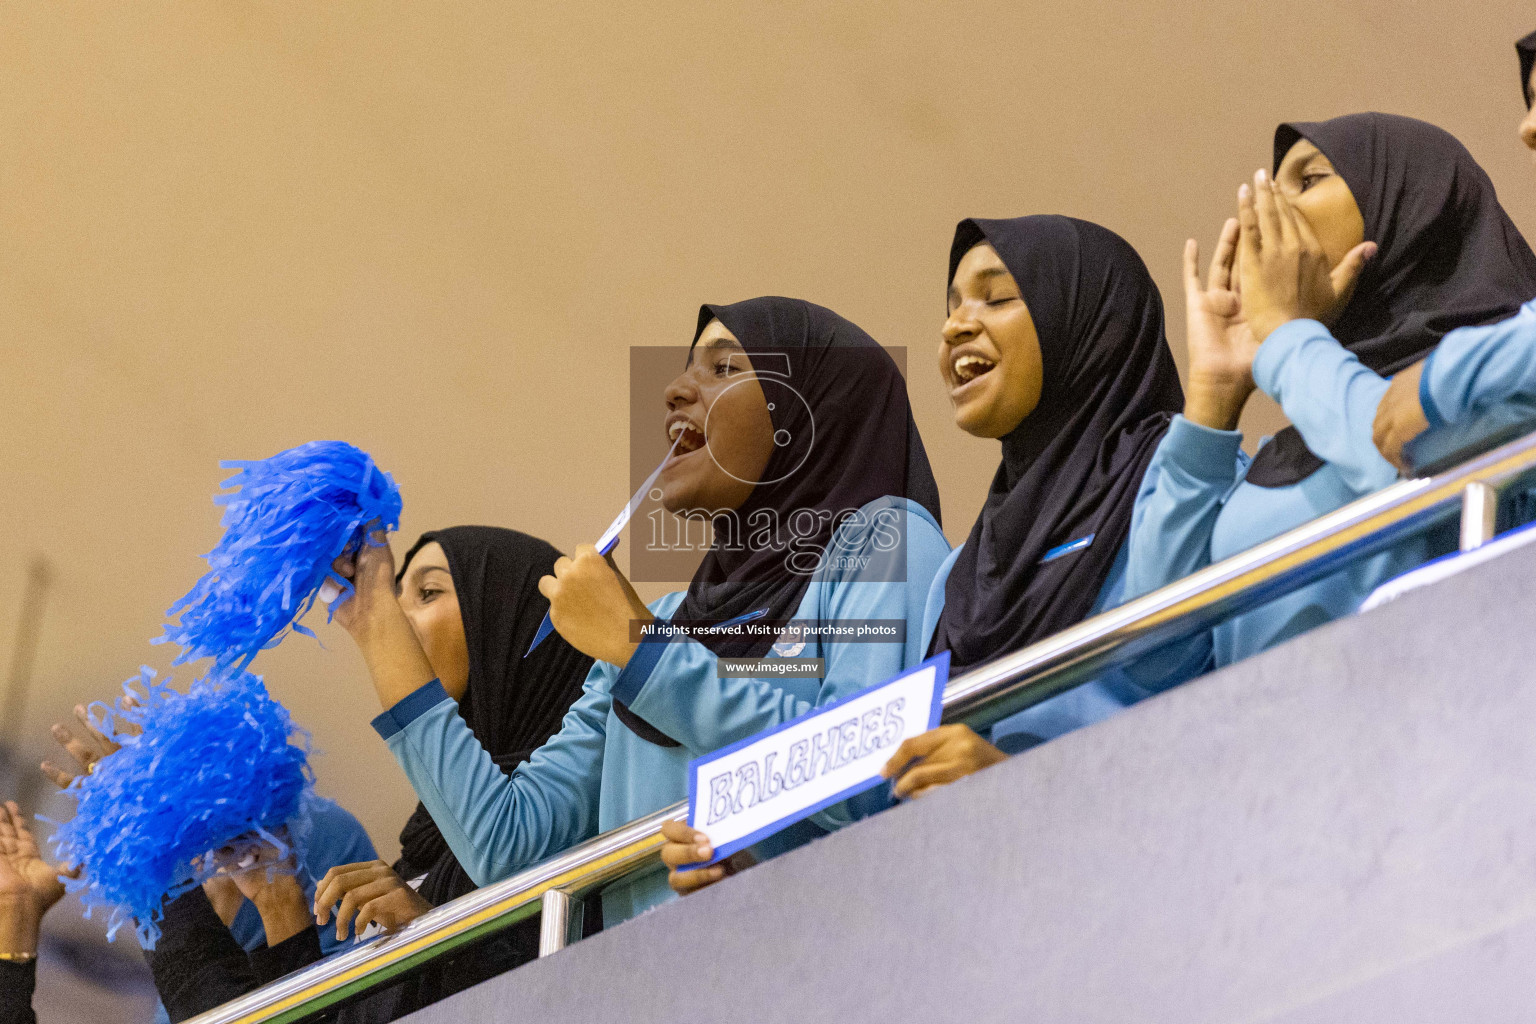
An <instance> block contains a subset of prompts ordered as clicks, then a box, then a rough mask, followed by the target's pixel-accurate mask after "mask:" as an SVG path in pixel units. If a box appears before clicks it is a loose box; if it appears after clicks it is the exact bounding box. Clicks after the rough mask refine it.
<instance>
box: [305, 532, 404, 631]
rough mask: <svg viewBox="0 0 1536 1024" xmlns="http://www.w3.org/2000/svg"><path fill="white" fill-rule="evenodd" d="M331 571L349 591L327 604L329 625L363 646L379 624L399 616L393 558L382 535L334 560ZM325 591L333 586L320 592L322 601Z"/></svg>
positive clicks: (370, 538) (325, 595)
mask: <svg viewBox="0 0 1536 1024" xmlns="http://www.w3.org/2000/svg"><path fill="white" fill-rule="evenodd" d="M331 568H332V569H333V570H335V572H336V575H338V576H340V577H342V578H343V579H345V580H348V581H350V582H351V584H352V587H353V592H352V593H351V594H350V595H348V596H346V598H345V600H339V603H337V602H334V601H332V602H328V603H330V604H331V609H332V621H334V622H335V623H336V624H337V625H339V626H340V627H341V628H342V629H345V630H346V631H347V632H348V633H350V634H351V635H352V638H353V639H354V640H356V641H357V642H358V644H359V645H362V644H364V643H365V642H366V641H367V640H368V639H369V637H370V635H371V634H372V632H373V631H374V630H375V629H376V627H378V626H379V625H380V624H381V623H387V622H388V621H389V620H392V619H393V618H394V617H396V616H398V615H400V606H399V602H398V600H397V598H396V595H395V555H394V552H393V551H391V550H390V547H389V543H388V541H387V540H386V538H385V535H384V534H383V533H382V532H380V531H374V532H373V533H371V534H370V535H369V538H368V543H365V544H362V545H360V546H359V547H358V549H357V550H356V551H354V552H352V553H351V554H344V555H342V556H340V557H339V558H337V559H336V561H335V562H334V563H332V565H331ZM327 587H329V588H332V589H334V588H335V584H334V583H328V584H326V585H325V586H323V587H322V588H321V592H320V593H321V597H322V598H325V597H328V596H329V594H328V592H327V589H326V588H327ZM401 617H402V618H403V616H401Z"/></svg>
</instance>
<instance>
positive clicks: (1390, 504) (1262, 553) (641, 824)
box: [193, 434, 1536, 1024]
mask: <svg viewBox="0 0 1536 1024" xmlns="http://www.w3.org/2000/svg"><path fill="white" fill-rule="evenodd" d="M1528 477H1536V434H1529V435H1526V436H1524V437H1521V438H1520V439H1518V440H1516V441H1512V442H1510V443H1508V444H1505V445H1503V446H1502V447H1499V448H1497V449H1495V450H1493V451H1490V452H1488V453H1487V454H1485V455H1481V456H1479V457H1477V458H1474V459H1471V460H1470V461H1467V462H1464V463H1462V464H1461V465H1459V466H1456V467H1454V468H1452V469H1449V470H1446V471H1445V472H1442V473H1440V474H1438V475H1436V476H1433V477H1429V478H1421V479H1414V480H1405V481H1401V482H1399V483H1396V484H1393V485H1391V486H1389V487H1387V488H1384V489H1383V490H1380V491H1377V492H1376V493H1374V494H1371V495H1368V496H1367V497H1364V498H1361V499H1360V500H1358V501H1355V502H1353V503H1351V504H1349V505H1346V506H1345V507H1343V508H1341V509H1338V510H1337V511H1335V512H1331V513H1329V514H1327V515H1324V516H1322V517H1320V518H1318V519H1315V520H1313V521H1312V522H1309V523H1307V524H1305V525H1303V526H1300V527H1297V528H1296V529H1294V530H1291V531H1289V532H1287V533H1284V534H1281V535H1280V536H1278V537H1275V538H1274V539H1272V540H1269V541H1266V542H1264V543H1263V544H1259V545H1258V546H1256V547H1253V548H1250V549H1248V550H1247V551H1244V552H1242V553H1240V554H1238V555H1234V556H1233V557H1231V558H1228V559H1226V560H1225V561H1222V562H1219V563H1217V564H1215V565H1212V566H1209V567H1208V568H1205V569H1202V570H1201V571H1199V572H1196V573H1194V574H1193V575H1191V576H1188V577H1186V578H1184V579H1182V580H1179V581H1178V582H1176V583H1172V584H1170V585H1168V586H1166V587H1163V588H1162V589H1161V590H1157V591H1154V592H1152V593H1150V594H1148V595H1146V596H1145V597H1141V598H1138V599H1136V600H1134V601H1131V602H1129V603H1127V604H1124V605H1121V606H1120V607H1118V608H1115V609H1112V610H1110V611H1107V612H1104V613H1103V614H1101V615H1096V616H1094V617H1093V618H1091V619H1086V620H1084V621H1083V622H1081V623H1079V624H1077V625H1076V626H1073V627H1072V628H1070V629H1067V630H1064V631H1062V632H1060V633H1057V634H1055V635H1054V636H1051V637H1048V638H1046V639H1045V640H1042V641H1039V642H1038V643H1034V644H1031V645H1030V646H1028V647H1025V648H1023V649H1021V650H1019V651H1016V652H1015V653H1013V654H1010V655H1008V656H1006V657H1003V658H1000V659H998V660H997V661H994V662H991V663H989V664H987V665H984V666H982V667H981V668H977V669H974V670H973V671H970V672H967V673H965V674H964V675H962V676H959V677H957V678H955V679H953V680H951V681H950V683H949V685H948V686H947V687H946V688H945V691H944V719H945V721H949V722H970V723H973V724H976V723H982V722H983V720H985V721H995V720H996V719H998V718H1001V717H1003V716H1005V715H1009V714H1013V713H1014V712H1016V711H1018V710H1021V709H1023V708H1026V707H1029V706H1031V705H1033V704H1038V703H1040V702H1041V701H1044V700H1047V699H1049V698H1050V697H1053V696H1055V695H1056V694H1058V693H1061V692H1062V691H1064V690H1068V689H1070V688H1072V687H1073V686H1076V685H1078V684H1080V683H1083V682H1086V681H1087V680H1089V679H1091V678H1092V677H1093V676H1094V675H1095V674H1097V673H1100V672H1103V671H1104V670H1106V669H1109V668H1113V667H1115V666H1117V665H1122V664H1126V663H1128V662H1131V661H1134V660H1135V659H1137V658H1138V657H1141V656H1142V655H1144V654H1146V653H1147V652H1149V651H1152V650H1155V649H1157V648H1159V647H1161V646H1163V645H1165V644H1169V643H1172V642H1174V641H1177V640H1180V639H1183V638H1185V637H1189V636H1192V635H1194V634H1197V633H1199V632H1201V631H1203V630H1206V629H1209V628H1210V627H1211V626H1213V625H1215V624H1216V623H1217V622H1219V621H1220V620H1222V619H1225V618H1227V617H1229V616H1231V615H1233V614H1236V613H1239V612H1242V611H1245V610H1247V609H1250V608H1253V607H1255V606H1257V605H1260V604H1263V603H1265V602H1266V601H1269V600H1272V599H1274V598H1276V597H1278V596H1281V595H1282V594H1284V593H1287V592H1289V591H1291V590H1294V589H1296V588H1298V587H1301V586H1305V585H1306V584H1308V583H1311V582H1313V581H1315V580H1318V579H1320V578H1322V577H1324V576H1327V575H1328V574H1330V573H1332V572H1334V571H1335V570H1337V569H1339V568H1340V567H1341V566H1342V565H1343V564H1344V563H1346V562H1348V561H1350V560H1352V559H1355V558H1359V557H1364V556H1366V555H1369V554H1371V553H1373V552H1376V551H1379V550H1381V549H1383V548H1386V547H1389V546H1391V545H1392V544H1394V543H1396V542H1398V541H1400V540H1402V539H1403V538H1405V537H1408V536H1411V535H1413V534H1415V533H1418V532H1421V531H1423V530H1425V529H1427V528H1428V527H1430V526H1432V525H1436V524H1437V523H1439V522H1442V521H1449V519H1450V518H1451V517H1452V516H1455V515H1457V514H1460V516H1461V548H1462V550H1470V549H1472V548H1475V547H1478V546H1479V545H1481V544H1483V543H1485V542H1486V541H1487V540H1489V539H1490V538H1491V537H1492V536H1493V534H1494V528H1495V527H1494V523H1495V511H1496V507H1497V499H1498V494H1499V492H1500V491H1501V490H1503V489H1505V488H1507V487H1509V486H1510V485H1512V484H1515V483H1517V482H1520V481H1522V480H1523V479H1525V478H1528ZM686 811H687V805H686V804H684V803H678V804H674V805H673V806H671V807H667V808H664V809H662V810H659V811H657V812H655V813H654V814H651V815H649V816H647V817H644V818H640V819H638V820H636V821H632V822H630V823H629V824H627V825H624V826H622V827H621V828H617V829H614V830H613V831H611V832H606V833H604V834H602V835H600V836H598V837H596V838H595V839H592V840H590V841H588V842H585V843H582V844H580V845H578V846H574V847H572V848H571V849H569V850H567V851H565V852H564V853H562V854H560V855H558V856H556V857H552V858H550V859H549V860H547V861H545V862H543V863H542V864H539V865H537V866H535V867H532V868H529V869H528V870H527V871H524V872H522V873H520V874H517V875H514V876H512V877H511V878H508V879H506V880H504V881H501V882H498V883H496V884H494V885H489V886H486V887H485V888H483V889H478V890H476V891H475V892H473V893H470V894H469V895H467V896H464V897H462V898H460V899H457V900H455V901H453V902H452V903H449V904H446V905H444V906H442V907H439V908H437V909H435V910H433V911H431V912H430V913H427V914H424V915H423V916H421V917H419V918H417V919H416V920H415V921H413V922H411V924H409V925H407V926H406V927H405V928H403V929H401V930H400V931H398V932H396V933H394V934H393V935H388V936H385V937H383V938H380V939H378V940H376V941H374V942H371V943H369V944H368V945H366V946H360V947H358V948H357V949H354V950H351V951H349V952H347V953H343V954H341V955H340V956H336V957H332V958H331V959H329V960H326V961H324V962H323V963H319V964H315V965H314V966H312V967H309V968H307V969H305V970H303V971H299V972H296V973H294V974H292V975H290V976H288V977H286V978H282V979H280V980H278V981H276V982H274V983H272V984H270V985H268V986H266V987H264V988H261V989H259V990H257V991H255V992H253V993H251V994H250V995H248V996H244V997H242V998H240V999H236V1000H233V1001H231V1002H229V1003H226V1004H224V1005H223V1006H220V1007H218V1008H217V1009H214V1010H211V1011H209V1012H208V1013H205V1014H202V1015H201V1016H198V1017H196V1018H194V1020H193V1024H255V1022H257V1021H263V1022H267V1021H270V1022H283V1021H293V1020H298V1019H300V1018H302V1017H305V1016H308V1015H309V1014H312V1013H316V1012H318V1011H320V1010H322V1009H324V1008H325V1007H327V1006H330V1005H333V1004H334V1003H336V1002H339V1001H341V1000H343V999H346V998H348V997H349V996H352V995H355V994H357V993H360V992H364V991H366V990H368V989H370V988H374V987H376V986H378V985H381V984H385V983H387V982H389V981H390V980H391V979H393V978H395V977H397V976H399V975H400V974H401V973H403V972H405V971H407V970H409V969H410V968H412V967H415V966H417V965H419V964H421V963H423V962H425V961H427V960H430V959H432V958H434V957H436V956H439V955H442V954H444V953H446V952H448V951H450V950H453V949H456V948H458V947H461V946H463V945H464V944H466V943H469V942H473V941H475V940H477V939H480V938H482V937H484V936H486V935H489V934H491V933H492V932H495V931H498V930H500V929H502V928H505V927H508V926H510V925H512V924H515V923H517V922H518V921H521V920H523V919H525V918H527V917H528V916H530V915H531V914H533V913H535V912H538V911H539V910H540V909H541V907H542V912H543V922H542V927H541V942H540V955H541V956H543V955H545V954H548V953H551V952H554V951H556V950H559V949H561V948H563V947H564V946H565V945H566V944H567V943H569V942H570V941H572V940H573V939H574V938H576V937H578V936H577V934H576V932H577V930H578V929H579V922H580V920H581V899H582V897H584V896H586V895H588V894H590V893H593V892H595V891H596V890H598V889H600V888H601V887H602V886H604V885H605V884H607V883H609V882H612V881H613V880H615V879H617V878H621V877H624V876H626V875H631V874H634V873H636V872H638V871H641V870H645V869H648V868H650V869H656V868H657V867H658V865H659V861H658V858H657V852H658V850H659V849H660V848H661V844H662V839H661V835H660V833H659V831H658V830H659V829H660V828H661V825H662V823H663V822H665V821H667V820H668V819H671V818H682V817H684V816H685V814H686Z"/></svg>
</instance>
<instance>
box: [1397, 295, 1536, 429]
mask: <svg viewBox="0 0 1536 1024" xmlns="http://www.w3.org/2000/svg"><path fill="white" fill-rule="evenodd" d="M1419 397H1420V400H1421V402H1422V404H1423V406H1424V416H1425V418H1426V419H1428V420H1429V425H1430V427H1431V428H1435V427H1441V426H1444V425H1446V424H1455V423H1461V422H1464V421H1466V420H1470V419H1476V418H1477V417H1479V416H1482V415H1485V414H1486V413H1488V412H1490V411H1491V410H1493V408H1494V407H1496V406H1499V405H1502V404H1504V403H1507V402H1518V403H1520V404H1521V405H1522V406H1523V407H1524V408H1523V409H1522V411H1524V412H1536V408H1533V407H1536V303H1527V304H1526V305H1525V306H1522V307H1521V309H1520V312H1519V313H1517V314H1516V315H1515V316H1513V317H1511V318H1509V319H1508V320H1504V321H1501V322H1500V323H1496V324H1489V325H1487V326H1484V327H1461V328H1458V329H1457V330H1454V331H1451V332H1450V333H1449V334H1447V335H1446V336H1445V337H1444V338H1443V339H1442V340H1441V342H1440V344H1439V346H1437V347H1436V348H1435V350H1434V351H1433V352H1431V353H1430V354H1429V358H1428V359H1427V360H1426V361H1425V364H1424V374H1423V376H1422V377H1421V378H1420V380H1419Z"/></svg>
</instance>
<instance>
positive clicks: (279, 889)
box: [203, 843, 310, 946]
mask: <svg viewBox="0 0 1536 1024" xmlns="http://www.w3.org/2000/svg"><path fill="white" fill-rule="evenodd" d="M240 850H241V852H240V853H239V854H237V853H236V852H235V848H234V847H232V846H230V847H224V848H222V849H220V850H216V851H215V852H214V854H213V862H214V865H215V866H216V867H217V869H218V874H216V875H214V876H213V877H212V878H210V879H208V881H206V882H204V883H203V890H204V892H206V893H207V894H208V899H209V902H210V903H212V904H213V906H214V910H215V911H216V912H217V913H218V915H219V919H220V920H222V921H223V922H224V925H225V927H228V926H229V925H230V924H231V923H233V921H234V918H235V915H236V914H237V913H238V912H239V910H240V904H241V902H242V897H243V898H244V899H247V900H250V901H251V902H252V903H253V904H255V906H256V912H257V913H258V914H260V915H261V925H262V930H263V931H265V932H266V936H267V945H268V946H275V945H277V944H278V943H279V942H282V941H283V940H284V939H287V938H290V937H292V936H294V935H297V934H298V933H299V932H301V931H303V930H305V929H306V928H308V927H309V926H310V916H309V906H308V904H307V902H306V901H305V899H304V889H303V887H302V886H300V885H299V880H298V878H297V877H295V869H294V865H293V857H292V854H289V855H288V857H287V858H286V859H285V858H283V857H281V856H279V854H278V850H277V847H275V846H273V845H272V844H270V843H259V844H253V845H250V844H248V845H242V846H241V847H240ZM231 887H233V889H234V890H235V891H234V892H233V893H231V891H230V889H231ZM226 915H228V916H226Z"/></svg>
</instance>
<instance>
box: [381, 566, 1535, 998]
mask: <svg viewBox="0 0 1536 1024" xmlns="http://www.w3.org/2000/svg"><path fill="white" fill-rule="evenodd" d="M1532 580H1536V550H1533V549H1526V550H1524V551H1520V552H1516V553H1514V554H1511V555H1508V556H1505V557H1503V558H1500V559H1498V560H1495V561H1493V562H1490V563H1489V564H1487V565H1484V566H1482V567H1480V568H1478V569H1474V570H1472V571H1470V572H1468V573H1464V574H1462V575H1460V576H1457V577H1454V578H1452V579H1450V580H1447V581H1445V582H1442V583H1440V584H1438V585H1436V586H1434V587H1432V588H1428V589H1426V590H1421V591H1418V592H1416V593H1413V594H1410V595H1408V596H1406V597H1404V598H1402V599H1400V600H1398V601H1396V602H1394V603H1392V604H1390V605H1388V606H1386V607H1384V608H1382V609H1380V610H1378V611H1375V612H1372V613H1370V614H1367V615H1363V616H1359V617H1356V618H1352V619H1347V620H1343V621H1340V622H1336V623H1333V624H1331V625H1328V626H1325V627H1322V628H1320V629H1317V630H1314V631H1313V632H1311V633H1309V634H1307V635H1305V636H1303V637H1301V638H1299V639H1297V640H1295V641H1292V642H1291V643H1288V644H1286V645H1283V646H1282V647H1279V648H1277V649H1275V650H1273V651H1270V652H1269V653H1267V654H1265V655H1263V656H1260V657H1257V658H1253V659H1250V660H1249V661H1246V662H1243V663H1241V664H1239V665H1236V666H1233V667H1232V668H1229V669H1227V670H1225V671H1223V672H1220V673H1216V674H1214V675H1211V676H1208V677H1206V678H1204V679H1200V680H1197V681H1195V682H1193V683H1190V684H1188V685H1186V686H1184V687H1181V688H1178V689H1176V690H1174V691H1171V692H1169V693H1167V694H1164V695H1163V696H1161V697H1158V698H1155V699H1153V700H1150V701H1147V702H1145V703H1143V704H1141V705H1139V706H1137V707H1134V708H1132V709H1130V710H1128V711H1126V712H1125V713H1123V714H1121V715H1119V716H1117V717H1115V718H1113V719H1111V720H1109V721H1107V722H1104V723H1101V724H1100V725H1097V726H1094V727H1092V728H1089V729H1085V730H1082V731H1080V732H1078V733H1074V734H1072V735H1069V736H1066V737H1063V738H1062V739H1059V740H1057V741H1055V742H1052V743H1049V744H1046V745H1044V746H1042V747H1039V748H1036V749H1035V750H1032V751H1030V752H1028V753H1025V754H1022V755H1019V756H1017V757H1015V758H1013V759H1011V760H1010V761H1008V762H1007V763H1005V764H1002V765H999V766H997V767H995V768H993V769H990V770H988V771H986V772H983V773H981V774H980V775H977V776H974V777H972V778H970V779H968V780H965V781H964V782H961V783H960V784H957V785H955V786H951V787H949V788H948V789H946V790H942V791H939V792H937V793H936V794H934V795H932V796H930V797H927V798H924V799H923V800H921V801H918V802H916V803H914V804H911V805H909V806H904V807H899V808H896V809H894V810H892V811H890V812H887V813H886V814H883V815H880V816H879V817H877V818H874V819H872V820H870V821H867V822H864V823H861V824H860V825H859V826H857V827H855V828H852V829H848V830H846V831H844V832H841V833H838V834H836V835H833V836H830V837H828V838H826V839H823V840H820V841H818V842H816V843H813V844H811V845H810V846H807V847H805V848H802V849H800V850H797V851H795V852H793V853H791V854H789V855H786V856H784V857H781V858H779V859H777V860H775V861H772V862H769V863H767V864H763V865H761V866H759V867H756V868H754V869H752V870H751V871H748V872H746V873H744V874H742V875H740V876H738V877H736V878H734V879H731V880H728V881H727V882H726V883H724V884H721V885H718V886H715V887H713V888H711V889H709V890H706V891H705V892H702V893H699V894H697V895H695V896H692V897H689V898H688V899H686V900H681V901H678V902H674V903H672V904H669V905H667V906H664V907H661V908H659V909H657V910H655V911H653V912H651V913H648V914H645V915H642V916H641V917H639V918H637V919H635V920H633V921H630V922H627V923H625V924H623V925H620V926H618V927H617V928H613V929H611V930H608V931H605V932H603V933H602V934H600V935H597V936H594V937H593V938H591V939H588V940H586V941H584V942H581V943H578V944H576V945H574V946H571V947H569V948H567V949H565V950H562V951H560V952H558V953H556V954H554V955H552V956H549V957H545V958H544V959H542V960H539V961H537V962H536V963H532V964H529V965H527V966H525V967H523V968H520V969H518V970H516V971H513V972H511V973H509V974H507V975H503V976H502V977H499V978H495V979H492V980H491V981H488V982H486V983H484V984H483V985H481V986H479V987H477V988H475V989H471V990H469V991H467V992H464V993H461V994H460V995H458V996H455V997H453V998H451V999H449V1000H446V1001H444V1002H442V1003H439V1004H437V1005H435V1006H433V1007H430V1008H428V1009H426V1010H424V1011H421V1012H420V1013H418V1014H416V1015H413V1016H412V1017H410V1018H409V1020H411V1021H413V1022H419V1024H426V1022H437V1021H454V1022H465V1024H478V1022H493V1021H494V1022H502V1021H525V1020H526V1021H541V1022H563V1021H572V1022H575V1021H580V1022H589V1021H626V1022H627V1021H656V1022H666V1024H677V1022H689V1024H692V1022H708V1021H719V1022H750V1024H768V1022H777V1021H784V1022H794V1024H805V1022H808V1021H817V1022H821V1021H837V1022H840V1024H849V1022H863V1021H959V1020H964V1021H993V1020H1010V1021H1015V1020H1016V1021H1052V1022H1056V1021H1070V1022H1077V1021H1084V1022H1087V1021H1095V1022H1097V1021H1104V1022H1109V1021H1113V1022H1116V1024H1120V1022H1125V1021H1138V1022H1162V1021H1167V1022H1178V1024H1195V1022H1204V1021H1212V1022H1214V1021H1222V1022H1229V1021H1271V1020H1273V1021H1277V1022H1284V1024H1313V1022H1317V1021H1325V1020H1327V1021H1333V1020H1339V1021H1344V1020H1348V1021H1351V1022H1353V1024H1360V1022H1369V1021H1376V1020H1382V1021H1386V1020H1391V1021H1393V1022H1404V1021H1409V1022H1415V1021H1421V1020H1422V1021H1426V1022H1427V1021H1431V1020H1433V1021H1437V1022H1438V1021H1447V1020H1457V1021H1464V1020H1483V1019H1499V1020H1529V1019H1536V980H1533V979H1536V968H1533V966H1532V964H1533V960H1532V956H1531V954H1532V953H1536V594H1533V589H1536V588H1533V587H1532V585H1531V581H1532ZM1457 1008H1461V1009H1463V1010H1465V1011H1466V1012H1458V1010H1457ZM1487 1013H1496V1015H1495V1016H1493V1017H1489V1016H1487V1015H1486V1014H1487Z"/></svg>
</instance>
